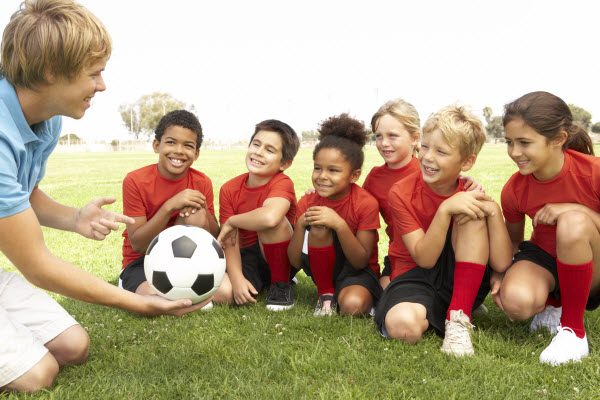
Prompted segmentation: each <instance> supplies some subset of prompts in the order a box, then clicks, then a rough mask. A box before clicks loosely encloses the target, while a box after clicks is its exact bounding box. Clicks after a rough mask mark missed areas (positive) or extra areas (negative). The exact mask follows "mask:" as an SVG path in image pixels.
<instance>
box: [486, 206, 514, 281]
mask: <svg viewBox="0 0 600 400" xmlns="http://www.w3.org/2000/svg"><path fill="white" fill-rule="evenodd" d="M490 203H491V204H490V206H491V207H492V214H490V215H488V217H487V227H488V240H489V246H490V258H489V261H488V263H489V265H490V267H491V268H492V269H493V270H494V271H496V272H499V273H503V272H506V270H507V269H508V268H509V267H510V265H511V263H512V256H513V251H512V241H511V239H510V236H509V235H508V230H507V229H506V224H505V223H504V217H502V210H501V209H500V206H499V205H498V203H496V202H495V201H492V202H490Z"/></svg>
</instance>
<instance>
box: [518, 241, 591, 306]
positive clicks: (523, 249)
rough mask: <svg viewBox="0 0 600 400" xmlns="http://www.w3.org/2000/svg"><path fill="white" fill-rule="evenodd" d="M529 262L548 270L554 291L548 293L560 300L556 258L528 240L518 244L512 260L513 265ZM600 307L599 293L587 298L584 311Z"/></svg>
mask: <svg viewBox="0 0 600 400" xmlns="http://www.w3.org/2000/svg"><path fill="white" fill-rule="evenodd" d="M522 260H525V261H530V262H532V263H534V264H537V265H539V266H540V267H542V268H544V269H546V270H548V271H549V272H550V273H551V274H552V276H553V277H554V290H553V291H551V292H550V295H552V297H554V298H555V299H556V300H560V282H559V280H558V269H557V266H556V258H554V257H552V256H551V255H550V254H549V253H547V252H546V251H545V250H543V249H542V248H541V247H539V246H538V245H537V244H535V243H533V242H530V241H528V240H526V241H524V242H521V243H519V251H518V252H517V253H516V254H515V256H514V258H513V264H514V263H516V262H517V261H522ZM599 305H600V292H598V293H596V294H595V295H594V296H592V297H589V298H588V300H587V304H586V305H585V309H586V310H595V309H596V308H598V306H599Z"/></svg>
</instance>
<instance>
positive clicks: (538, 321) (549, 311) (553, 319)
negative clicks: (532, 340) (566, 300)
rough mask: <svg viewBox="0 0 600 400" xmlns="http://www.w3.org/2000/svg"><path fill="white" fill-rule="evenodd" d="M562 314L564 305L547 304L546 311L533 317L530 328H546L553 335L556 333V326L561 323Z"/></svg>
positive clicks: (534, 329)
mask: <svg viewBox="0 0 600 400" xmlns="http://www.w3.org/2000/svg"><path fill="white" fill-rule="evenodd" d="M561 316H562V307H557V308H555V307H553V306H551V305H547V306H546V308H545V309H544V311H542V312H541V313H539V314H537V315H536V316H535V317H533V321H531V325H529V329H530V330H531V331H532V332H533V331H536V330H538V329H540V328H546V329H548V330H549V331H550V333H551V334H552V335H554V334H555V333H556V328H557V327H558V326H559V325H560V317H561Z"/></svg>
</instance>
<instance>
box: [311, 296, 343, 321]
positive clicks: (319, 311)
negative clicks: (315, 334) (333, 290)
mask: <svg viewBox="0 0 600 400" xmlns="http://www.w3.org/2000/svg"><path fill="white" fill-rule="evenodd" d="M336 312H337V303H336V302H335V299H334V297H333V295H332V294H320V295H319V299H318V300H317V306H316V307H315V312H314V313H313V316H315V317H322V316H324V315H329V316H331V315H334V314H335V313H336Z"/></svg>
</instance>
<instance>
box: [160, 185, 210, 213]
mask: <svg viewBox="0 0 600 400" xmlns="http://www.w3.org/2000/svg"><path fill="white" fill-rule="evenodd" d="M165 204H166V205H167V207H168V208H169V209H170V210H171V211H175V210H183V209H184V208H186V207H192V208H197V209H200V208H205V207H206V197H205V196H204V195H203V194H202V193H201V192H199V191H198V190H194V189H184V190H182V191H181V192H179V193H177V194H176V195H175V196H173V197H171V198H170V199H169V200H167V203H165Z"/></svg>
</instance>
